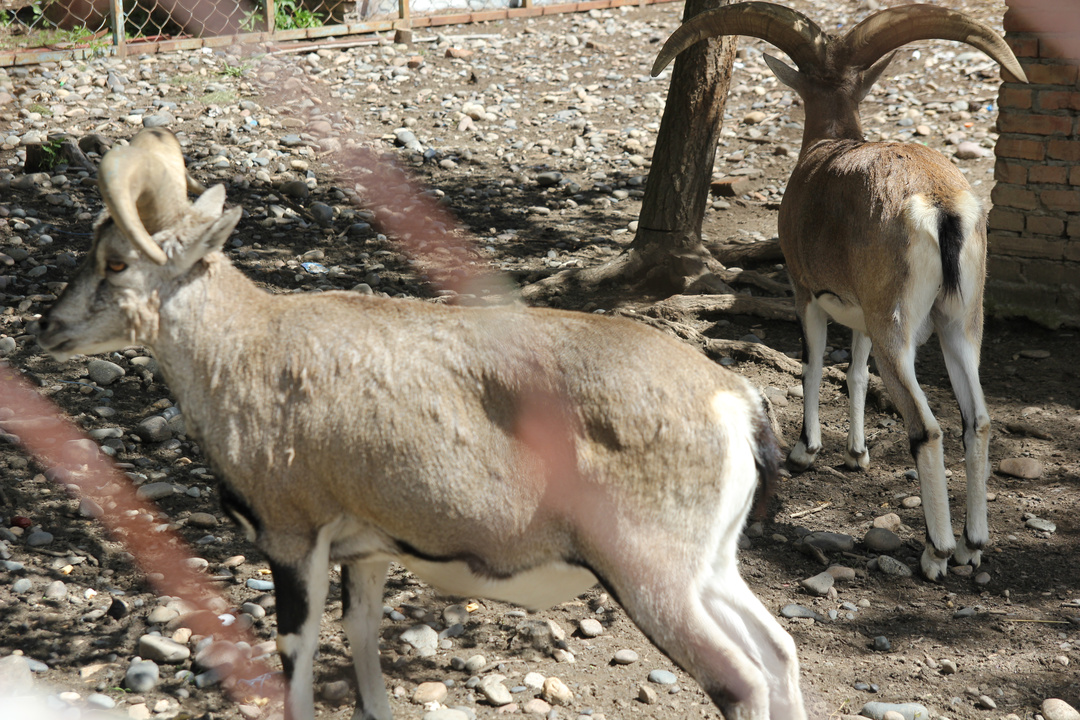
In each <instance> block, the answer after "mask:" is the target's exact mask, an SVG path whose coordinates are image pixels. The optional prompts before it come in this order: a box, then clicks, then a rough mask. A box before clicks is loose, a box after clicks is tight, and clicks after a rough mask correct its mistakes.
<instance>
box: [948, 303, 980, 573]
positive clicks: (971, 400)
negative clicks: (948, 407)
mask: <svg viewBox="0 0 1080 720" xmlns="http://www.w3.org/2000/svg"><path fill="white" fill-rule="evenodd" d="M980 321H981V318H980ZM938 338H939V339H940V340H941V349H942V352H943V353H944V355H945V366H946V368H948V371H949V380H950V381H951V382H952V386H953V393H954V394H955V395H956V401H957V403H958V404H959V405H960V416H961V417H962V418H963V423H964V469H965V474H966V475H967V515H966V519H965V522H964V534H963V537H962V538H961V540H960V542H959V543H958V544H957V546H956V554H955V558H956V562H957V563H958V564H961V565H971V566H973V567H978V566H979V564H980V563H981V562H982V548H983V546H984V545H986V543H987V542H988V541H989V539H990V529H989V525H988V523H987V509H986V478H987V476H988V475H989V474H990V469H989V452H990V415H989V413H988V412H987V411H986V401H985V400H984V399H983V392H982V386H981V385H980V384H979V346H978V340H977V339H974V338H972V337H970V336H969V335H968V333H966V332H964V329H963V327H962V326H961V324H960V323H959V322H956V323H951V324H948V325H943V326H942V327H939V328H938Z"/></svg>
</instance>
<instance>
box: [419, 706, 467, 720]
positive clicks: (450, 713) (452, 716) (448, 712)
mask: <svg viewBox="0 0 1080 720" xmlns="http://www.w3.org/2000/svg"><path fill="white" fill-rule="evenodd" d="M423 720H469V716H468V715H466V714H465V713H464V712H462V711H461V710H455V709H454V708H441V709H439V710H432V711H431V712H426V713H424V717H423Z"/></svg>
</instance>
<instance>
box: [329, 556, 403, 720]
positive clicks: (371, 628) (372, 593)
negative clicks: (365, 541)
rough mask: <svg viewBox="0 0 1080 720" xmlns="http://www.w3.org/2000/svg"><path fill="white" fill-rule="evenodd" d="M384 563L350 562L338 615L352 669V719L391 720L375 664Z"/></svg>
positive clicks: (377, 652)
mask: <svg viewBox="0 0 1080 720" xmlns="http://www.w3.org/2000/svg"><path fill="white" fill-rule="evenodd" d="M388 567H389V564H388V563H385V562H367V563H352V564H350V565H348V566H347V569H346V568H344V567H343V570H346V572H345V573H344V574H345V575H346V576H347V577H348V585H347V587H343V590H344V591H345V592H348V594H349V607H348V608H347V610H346V612H345V614H344V615H343V616H342V618H341V624H342V627H344V628H345V636H346V637H348V638H349V647H350V649H351V650H352V656H353V667H354V668H355V670H356V699H357V702H356V712H355V714H353V720H392V717H393V714H392V713H391V712H390V702H389V701H388V700H387V698H386V685H385V683H384V682H383V674H382V666H381V665H380V663H379V621H380V620H382V604H383V585H384V583H385V581H386V571H387V568H388Z"/></svg>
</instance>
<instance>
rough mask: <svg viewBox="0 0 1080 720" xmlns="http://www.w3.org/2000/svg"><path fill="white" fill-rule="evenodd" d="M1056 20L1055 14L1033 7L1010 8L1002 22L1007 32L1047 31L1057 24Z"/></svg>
mask: <svg viewBox="0 0 1080 720" xmlns="http://www.w3.org/2000/svg"><path fill="white" fill-rule="evenodd" d="M1055 20H1057V17H1056V16H1055V15H1053V14H1051V13H1045V12H1039V11H1036V10H1034V9H1032V8H1023V9H1020V10H1013V9H1009V10H1007V11H1005V17H1004V18H1002V21H1001V24H1002V26H1003V27H1004V28H1005V32H1006V33H1014V32H1040V31H1044V32H1045V31H1047V30H1050V29H1051V28H1053V27H1054V26H1055V22H1054V21H1055Z"/></svg>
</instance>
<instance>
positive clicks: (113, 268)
mask: <svg viewBox="0 0 1080 720" xmlns="http://www.w3.org/2000/svg"><path fill="white" fill-rule="evenodd" d="M105 267H106V268H108V270H109V272H114V273H121V272H124V271H125V270H127V263H126V262H121V261H120V260H110V261H109V262H107V263H105Z"/></svg>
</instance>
